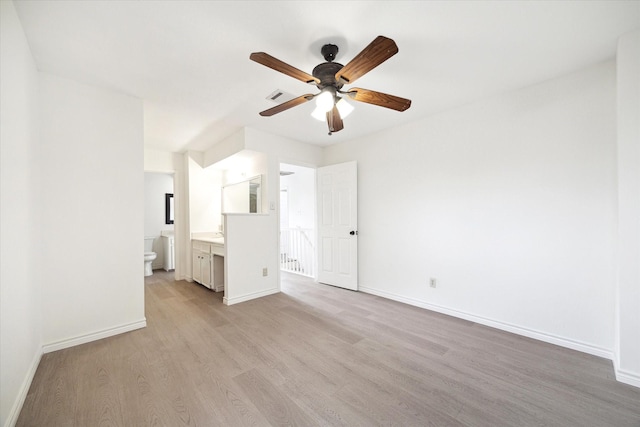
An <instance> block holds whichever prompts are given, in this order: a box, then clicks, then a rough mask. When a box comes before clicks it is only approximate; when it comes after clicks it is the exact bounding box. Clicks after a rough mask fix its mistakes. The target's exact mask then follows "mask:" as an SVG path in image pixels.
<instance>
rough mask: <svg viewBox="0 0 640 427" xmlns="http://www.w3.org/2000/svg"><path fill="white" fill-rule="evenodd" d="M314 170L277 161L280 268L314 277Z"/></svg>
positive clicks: (315, 240) (315, 241) (315, 250)
mask: <svg viewBox="0 0 640 427" xmlns="http://www.w3.org/2000/svg"><path fill="white" fill-rule="evenodd" d="M316 260H317V238H316V171H315V169H313V168H309V167H304V166H297V165H292V164H287V163H281V164H280V270H281V271H286V272H291V273H295V274H299V275H302V276H307V277H312V278H316V276H317V266H316V264H317V261H316Z"/></svg>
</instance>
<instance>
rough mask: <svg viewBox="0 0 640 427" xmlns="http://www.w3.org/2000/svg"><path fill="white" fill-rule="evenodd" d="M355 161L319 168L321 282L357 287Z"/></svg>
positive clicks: (319, 263)
mask: <svg viewBox="0 0 640 427" xmlns="http://www.w3.org/2000/svg"><path fill="white" fill-rule="evenodd" d="M357 184H358V169H357V164H356V162H347V163H340V164H337V165H331V166H326V167H323V168H319V169H318V170H317V197H318V281H319V282H321V283H326V284H329V285H334V286H340V287H342V288H346V289H352V290H357V289H358V226H357V225H358V185H357Z"/></svg>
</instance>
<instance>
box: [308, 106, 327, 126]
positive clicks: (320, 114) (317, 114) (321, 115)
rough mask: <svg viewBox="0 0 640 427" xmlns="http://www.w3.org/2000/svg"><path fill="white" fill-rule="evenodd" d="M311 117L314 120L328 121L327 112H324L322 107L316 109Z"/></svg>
mask: <svg viewBox="0 0 640 427" xmlns="http://www.w3.org/2000/svg"><path fill="white" fill-rule="evenodd" d="M311 117H313V118H314V119H316V120H319V121H321V122H326V121H327V112H326V111H324V110H323V109H322V108H320V107H316V108H314V109H313V111H312V112H311Z"/></svg>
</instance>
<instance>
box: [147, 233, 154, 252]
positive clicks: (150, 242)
mask: <svg viewBox="0 0 640 427" xmlns="http://www.w3.org/2000/svg"><path fill="white" fill-rule="evenodd" d="M155 239H156V238H155V236H145V238H144V251H145V252H153V241H154V240H155Z"/></svg>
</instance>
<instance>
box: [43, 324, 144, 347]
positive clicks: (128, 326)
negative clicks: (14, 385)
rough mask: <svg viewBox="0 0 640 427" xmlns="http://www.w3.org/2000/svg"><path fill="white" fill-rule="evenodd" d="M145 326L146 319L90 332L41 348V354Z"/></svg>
mask: <svg viewBox="0 0 640 427" xmlns="http://www.w3.org/2000/svg"><path fill="white" fill-rule="evenodd" d="M146 326H147V319H144V318H143V319H142V320H138V321H137V322H132V323H127V324H125V325H120V326H115V327H113V328H108V329H103V330H101V331H96V332H91V333H89V334H85V335H80V336H78V337H74V338H69V339H65V340H61V341H56V342H53V343H49V344H45V345H44V346H42V352H43V353H51V352H52V351H57V350H62V349H64V348H69V347H74V346H76V345H80V344H85V343H88V342H91V341H97V340H100V339H103V338H108V337H112V336H114V335H119V334H122V333H125V332H129V331H134V330H136V329H140V328H144V327H146Z"/></svg>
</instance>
